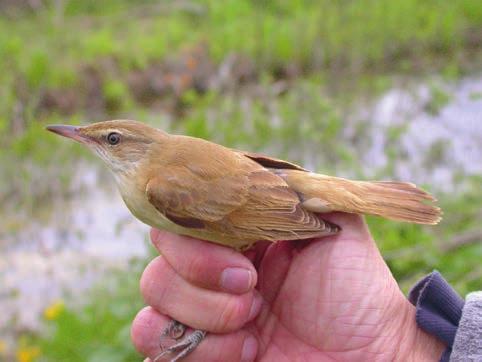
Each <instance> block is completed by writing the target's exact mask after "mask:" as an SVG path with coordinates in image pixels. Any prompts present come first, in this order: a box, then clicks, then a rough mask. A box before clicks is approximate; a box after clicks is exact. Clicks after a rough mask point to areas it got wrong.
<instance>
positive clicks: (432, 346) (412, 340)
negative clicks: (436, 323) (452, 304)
mask: <svg viewBox="0 0 482 362" xmlns="http://www.w3.org/2000/svg"><path fill="white" fill-rule="evenodd" d="M405 315H406V316H405V327H404V330H405V331H406V333H405V338H403V339H402V341H403V346H402V345H401V346H400V349H401V352H402V350H403V353H401V356H402V358H400V359H399V360H400V361H402V360H403V361H413V362H415V361H416V362H418V361H437V362H438V361H440V358H441V357H442V354H443V353H444V351H445V349H446V345H445V344H444V343H443V342H442V341H440V340H439V339H438V338H437V337H435V336H433V335H431V334H428V333H427V332H425V331H424V330H423V329H421V328H420V327H419V326H418V325H417V322H416V320H415V307H414V306H412V305H411V304H409V303H407V311H406V313H405Z"/></svg>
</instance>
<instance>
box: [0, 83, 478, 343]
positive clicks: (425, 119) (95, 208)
mask: <svg viewBox="0 0 482 362" xmlns="http://www.w3.org/2000/svg"><path fill="white" fill-rule="evenodd" d="M443 87H444V89H445V90H446V91H447V92H448V93H449V94H450V97H451V98H450V101H449V102H448V103H447V104H446V105H445V106H443V107H441V108H440V110H439V112H437V113H436V114H430V113H429V112H427V111H426V110H425V109H426V107H427V104H429V102H430V98H431V90H430V87H429V86H428V85H427V84H425V83H424V84H414V85H413V84H412V85H411V86H409V87H395V88H393V89H391V90H389V91H388V92H386V93H385V94H384V95H382V96H381V97H379V98H378V99H377V100H376V101H375V102H373V103H372V104H371V105H368V106H366V105H365V106H364V107H363V108H359V109H358V111H356V112H354V113H353V115H352V117H351V118H350V119H348V121H347V124H348V125H349V124H350V121H360V120H363V119H365V120H371V121H370V124H369V125H367V126H370V127H371V130H372V131H371V135H370V136H371V142H368V143H367V144H368V145H369V146H368V147H367V148H366V149H363V150H359V151H360V152H361V154H362V155H364V156H363V157H362V160H363V161H364V164H365V165H366V167H367V169H366V170H367V171H368V173H370V172H372V173H373V174H374V175H375V174H376V171H377V170H378V169H380V168H383V167H385V166H386V165H387V162H388V158H387V156H386V152H385V151H386V149H387V147H389V146H390V144H389V138H388V137H387V134H388V133H389V131H390V129H391V128H393V127H394V126H401V125H405V127H406V131H405V133H403V134H402V135H401V137H400V138H399V139H398V140H397V141H396V142H397V143H398V144H397V150H398V151H397V152H398V154H397V155H396V158H397V162H396V165H395V170H394V173H395V175H396V176H397V178H399V179H401V180H410V181H414V182H417V183H421V184H424V183H426V184H430V185H435V186H436V187H437V188H440V189H450V188H451V187H452V186H453V178H454V174H456V173H459V172H460V173H463V174H465V175H469V174H482V161H481V160H482V97H481V96H480V94H482V76H473V77H470V78H466V79H462V80H460V81H459V82H457V83H454V84H445V85H443ZM437 142H442V143H441V145H442V147H441V150H440V152H438V153H440V154H439V155H438V156H437V154H436V155H435V156H437V157H435V156H434V155H433V148H434V144H437ZM421 156H423V157H421ZM428 156H430V157H428ZM427 157H428V158H429V159H427ZM434 157H435V159H433V158H434ZM79 169H80V172H79V173H78V175H77V176H75V177H74V178H73V180H74V181H73V183H72V185H71V188H72V190H89V193H88V194H87V193H85V192H75V193H73V195H74V196H73V197H72V198H71V199H70V200H65V199H60V200H57V201H55V204H54V205H53V211H52V215H51V217H50V220H49V221H48V222H46V223H43V224H41V223H39V222H33V223H32V224H30V225H27V226H26V227H25V228H24V229H23V230H22V231H21V232H18V233H16V234H15V235H10V236H9V238H10V240H6V244H7V245H9V247H7V248H6V249H5V250H4V252H3V257H2V259H1V260H0V285H2V286H3V288H2V290H1V292H0V293H1V294H0V310H2V313H0V326H12V325H13V326H15V330H36V329H38V328H39V326H40V323H39V316H40V315H41V312H42V310H43V308H45V306H46V305H48V304H49V303H51V302H52V301H54V300H56V299H59V298H63V297H64V296H65V295H68V296H70V297H72V296H73V297H75V296H80V295H82V294H83V293H85V291H86V289H88V288H89V287H90V286H91V285H92V284H93V283H95V282H96V281H98V280H101V278H102V274H104V273H107V272H109V270H112V269H123V268H126V267H127V264H128V262H129V260H130V259H131V258H134V257H141V258H142V257H145V256H146V251H147V247H146V246H147V242H146V240H147V235H148V234H147V231H148V227H147V226H145V225H143V224H141V223H140V222H139V221H137V220H135V219H134V218H133V217H132V216H131V215H130V213H129V212H128V210H127V208H126V207H125V206H124V204H123V201H122V200H121V198H120V196H119V195H118V193H117V192H116V190H115V187H114V182H113V180H112V179H109V180H108V181H107V182H106V180H105V179H104V178H102V177H100V176H99V173H98V172H97V169H96V168H95V167H93V166H91V165H81V166H79ZM80 175H81V176H80ZM72 299H73V300H75V298H72ZM79 299H80V300H81V298H79ZM9 332H12V330H7V331H3V333H7V334H8V333H9ZM0 333H2V332H1V331H0Z"/></svg>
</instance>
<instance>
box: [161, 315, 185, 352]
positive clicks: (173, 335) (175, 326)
mask: <svg viewBox="0 0 482 362" xmlns="http://www.w3.org/2000/svg"><path fill="white" fill-rule="evenodd" d="M184 332H186V326H185V325H184V324H182V323H181V322H178V321H177V320H175V319H172V320H171V321H170V322H169V324H168V325H167V327H166V328H165V329H164V330H163V331H162V333H161V340H160V343H159V344H160V346H161V350H162V351H164V345H163V342H164V340H165V339H166V338H170V339H174V340H175V341H177V340H178V339H179V338H181V337H182V336H183V335H184Z"/></svg>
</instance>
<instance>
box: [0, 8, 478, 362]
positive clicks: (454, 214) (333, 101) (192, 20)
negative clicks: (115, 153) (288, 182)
mask: <svg viewBox="0 0 482 362" xmlns="http://www.w3.org/2000/svg"><path fill="white" fill-rule="evenodd" d="M32 3H33V2H32ZM39 3H42V4H43V5H40V6H39V7H38V8H35V9H32V8H30V7H29V6H27V5H25V6H14V7H11V8H6V9H1V10H0V11H2V10H3V13H0V14H2V15H0V69H2V72H0V174H1V175H2V183H0V202H1V203H2V205H4V206H5V205H7V206H9V207H10V210H14V211H18V210H22V211H23V213H22V215H24V214H25V218H26V219H25V220H20V213H19V214H18V215H17V214H16V213H15V212H13V214H14V216H15V217H16V218H17V219H18V220H16V222H12V223H11V224H12V225H14V227H12V229H8V230H7V232H14V231H15V229H14V228H18V227H19V224H21V222H24V221H26V220H28V218H31V217H34V218H35V213H36V212H38V207H36V205H39V204H42V205H45V207H48V203H49V199H50V198H51V197H52V195H53V194H54V193H56V194H58V193H61V192H62V190H65V194H66V195H65V197H67V194H68V193H67V191H66V190H67V187H66V185H68V184H69V181H70V177H71V174H72V173H73V171H74V170H75V162H73V161H74V160H75V159H80V158H86V157H89V156H86V153H84V151H83V150H81V149H80V147H78V146H76V145H74V144H71V143H68V142H64V141H63V140H60V139H59V138H57V137H53V136H51V135H49V134H47V133H45V131H44V129H43V128H44V125H45V124H47V123H73V124H79V123H86V122H91V121H96V120H103V119H108V118H135V119H139V120H143V121H146V122H149V123H152V124H154V125H157V126H160V127H163V128H164V129H167V130H169V131H173V132H178V133H185V134H190V135H194V136H198V137H203V138H207V139H211V140H214V141H216V142H219V143H222V144H225V145H227V146H232V147H237V148H241V149H243V148H244V149H249V150H258V151H264V152H267V153H270V154H272V155H277V156H279V157H285V158H287V159H289V160H292V161H294V162H300V163H304V164H307V165H309V167H310V168H313V169H316V170H318V171H321V172H326V173H332V174H341V175H345V174H350V175H352V176H356V177H358V178H364V177H367V175H366V170H365V165H364V164H363V154H364V152H365V151H366V150H367V149H368V148H369V147H370V145H371V143H372V141H373V140H372V135H373V131H374V127H376V125H374V124H373V122H371V120H370V119H366V120H360V121H353V122H348V121H347V119H348V117H349V115H350V110H351V109H352V108H354V107H356V106H357V105H359V101H360V100H361V102H364V101H369V100H370V99H371V97H372V96H373V95H377V94H380V93H382V92H383V91H385V90H387V89H388V88H389V87H390V86H391V85H392V82H393V77H392V76H391V74H393V73H396V74H399V75H400V74H402V75H403V74H405V75H410V76H413V75H414V74H417V75H421V76H424V75H425V74H428V73H433V72H437V73H438V74H440V75H441V78H442V79H450V80H453V79H457V78H458V77H460V76H461V75H464V74H466V73H468V72H470V71H471V70H472V69H474V67H476V66H477V64H480V59H482V57H481V54H482V52H481V50H482V49H481V44H482V39H481V38H480V31H478V30H479V29H480V28H481V27H482V3H479V2H477V1H472V0H460V1H451V0H444V1H415V0H392V1H389V2H383V1H376V0H365V1H332V0H321V1H317V2H314V1H302V0H299V1H274V0H265V1H254V0H227V1H216V0H201V1H192V2H189V1H182V2H176V1H153V0H151V1H149V0H144V1H140V0H138V1H127V0H121V1H117V0H104V1H102V2H100V1H95V0H68V1H67V0H65V1H62V0H61V1H43V2H39ZM479 70H480V69H479ZM429 88H430V89H429V91H430V96H431V97H430V100H429V102H428V103H427V105H426V109H425V111H426V112H427V113H430V114H434V115H436V114H437V113H438V112H439V110H440V109H441V108H442V107H443V106H444V105H446V104H447V103H448V102H450V99H451V95H450V94H449V92H448V91H447V90H446V89H445V88H444V87H442V86H440V85H439V84H438V83H433V84H432V85H431V86H429ZM480 97H481V95H480V92H479V93H474V94H472V95H471V98H473V99H474V100H477V99H480ZM347 128H350V130H349V132H347ZM375 131H376V129H375ZM405 132H406V125H393V126H391V127H390V128H389V130H388V131H387V137H388V142H387V145H386V148H385V149H384V152H385V156H386V157H387V159H388V163H387V165H386V166H385V167H383V168H382V169H380V170H375V171H376V175H377V177H380V178H390V177H391V176H392V175H393V172H394V169H395V166H396V164H397V161H398V160H400V159H401V158H403V155H400V144H399V140H400V138H401V137H402V136H403V134H404V133H405ZM447 147H448V146H447V143H444V142H439V143H438V144H435V145H434V146H433V148H432V150H431V151H430V152H429V155H423V156H424V157H427V163H428V164H430V165H432V164H434V163H437V162H440V161H441V160H443V155H444V151H445V150H446V148H447ZM421 157H422V156H421ZM89 160H90V159H89ZM59 165H60V166H59ZM430 165H428V166H430ZM427 169H430V167H427ZM454 173H455V170H454ZM52 180H55V182H53V181H52ZM480 182H481V179H480V178H477V177H474V178H473V179H468V178H467V177H460V182H457V185H456V186H457V188H456V191H454V192H452V193H447V194H438V197H439V199H440V200H441V204H442V208H443V209H444V212H445V218H444V221H443V223H442V224H441V225H440V226H439V227H437V228H427V227H421V226H416V225H407V224H401V223H394V222H389V221H385V220H381V219H378V218H369V223H370V225H371V227H372V231H373V233H374V235H375V238H376V239H377V240H378V241H379V243H380V247H381V250H382V252H383V253H384V255H385V257H386V259H387V261H388V263H389V265H390V267H391V269H392V271H393V272H394V275H395V277H396V278H397V280H398V281H399V282H400V284H401V286H402V288H403V290H404V291H405V292H406V291H407V290H408V288H409V287H410V285H412V284H413V282H414V281H415V280H416V279H417V278H418V277H420V276H421V275H423V274H424V273H426V272H428V271H430V270H431V269H432V268H437V269H439V270H440V271H441V272H442V273H443V274H444V276H445V277H446V278H447V279H449V281H450V282H451V283H453V285H455V287H456V288H457V290H458V291H459V292H460V293H462V294H464V293H466V292H468V291H470V290H474V289H480V288H481V285H482V269H481V266H480V260H481V259H482V246H481V244H480V243H476V242H471V239H470V235H475V238H476V239H477V238H478V239H477V240H480V219H481V217H482V216H481V213H480V205H481V204H482V196H481V194H480ZM5 209H6V207H5ZM25 212H26V213H25ZM11 217H12V216H11V215H6V220H7V224H8V220H9V218H11ZM113 227H114V226H113ZM474 231H475V232H479V234H478V236H477V233H475V234H474ZM467 235H468V236H467ZM473 239H474V237H473V238H472V241H473ZM467 240H468V241H467ZM144 265H145V261H138V262H136V263H134V264H133V265H132V269H131V271H130V272H129V274H127V273H119V274H118V275H117V274H116V275H113V276H110V277H109V278H112V280H113V282H112V283H110V284H109V282H111V281H112V280H110V279H109V280H107V276H106V280H102V281H101V284H102V285H108V284H109V285H112V288H109V289H107V290H106V289H104V288H98V289H94V290H93V291H92V292H90V293H89V294H88V295H86V297H85V303H84V304H82V305H83V306H81V307H72V308H71V307H69V306H68V304H67V307H66V309H65V310H63V311H61V312H59V313H58V315H56V316H55V318H51V319H52V320H51V321H49V322H46V325H47V328H46V332H45V334H42V335H40V336H38V335H35V336H28V337H26V336H23V337H22V338H21V339H20V342H19V345H20V346H22V345H23V344H25V346H30V345H34V346H38V347H40V349H41V359H43V360H46V361H67V360H68V361H74V362H75V361H132V360H136V359H138V358H139V357H138V356H137V355H136V353H135V352H134V351H133V348H132V346H131V344H130V341H129V337H128V335H129V325H130V322H131V321H132V318H133V317H134V315H135V313H136V311H137V310H138V309H139V308H140V306H141V305H142V302H141V300H140V295H139V292H138V278H139V275H140V272H141V270H142V266H144ZM1 357H2V356H1V354H0V358H1Z"/></svg>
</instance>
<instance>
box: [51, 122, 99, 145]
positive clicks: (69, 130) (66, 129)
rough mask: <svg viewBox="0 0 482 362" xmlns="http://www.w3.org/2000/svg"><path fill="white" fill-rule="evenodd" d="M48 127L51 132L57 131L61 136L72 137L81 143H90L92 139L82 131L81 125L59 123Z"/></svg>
mask: <svg viewBox="0 0 482 362" xmlns="http://www.w3.org/2000/svg"><path fill="white" fill-rule="evenodd" d="M46 128H47V130H49V131H50V132H53V133H57V134H59V135H61V136H64V137H67V138H71V139H73V140H75V141H78V142H81V143H88V142H89V141H90V139H89V138H88V137H86V136H84V135H82V134H81V133H80V127H75V126H69V125H63V124H59V125H51V126H47V127H46Z"/></svg>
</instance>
